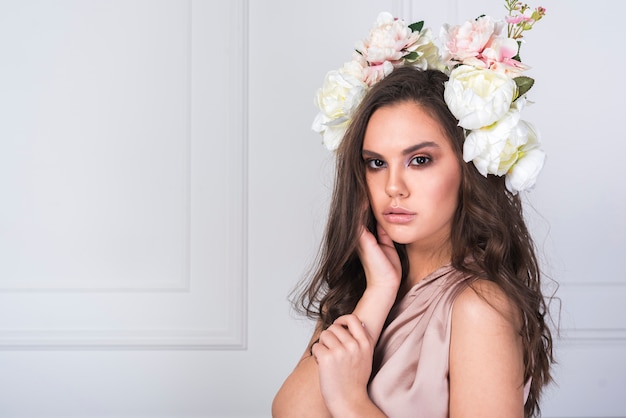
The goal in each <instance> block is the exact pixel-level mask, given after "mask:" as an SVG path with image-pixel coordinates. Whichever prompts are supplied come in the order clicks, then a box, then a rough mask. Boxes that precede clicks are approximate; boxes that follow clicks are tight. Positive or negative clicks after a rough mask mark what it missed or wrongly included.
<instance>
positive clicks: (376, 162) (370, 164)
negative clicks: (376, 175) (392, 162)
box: [367, 158, 385, 168]
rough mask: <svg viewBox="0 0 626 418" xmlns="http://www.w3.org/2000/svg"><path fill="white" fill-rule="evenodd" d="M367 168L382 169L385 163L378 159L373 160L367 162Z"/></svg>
mask: <svg viewBox="0 0 626 418" xmlns="http://www.w3.org/2000/svg"><path fill="white" fill-rule="evenodd" d="M367 166H368V167H369V168H382V167H384V166H385V162H384V161H383V160H379V159H376V158H375V159H373V160H369V161H368V162H367Z"/></svg>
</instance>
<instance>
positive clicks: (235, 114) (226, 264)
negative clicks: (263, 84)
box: [0, 0, 249, 350]
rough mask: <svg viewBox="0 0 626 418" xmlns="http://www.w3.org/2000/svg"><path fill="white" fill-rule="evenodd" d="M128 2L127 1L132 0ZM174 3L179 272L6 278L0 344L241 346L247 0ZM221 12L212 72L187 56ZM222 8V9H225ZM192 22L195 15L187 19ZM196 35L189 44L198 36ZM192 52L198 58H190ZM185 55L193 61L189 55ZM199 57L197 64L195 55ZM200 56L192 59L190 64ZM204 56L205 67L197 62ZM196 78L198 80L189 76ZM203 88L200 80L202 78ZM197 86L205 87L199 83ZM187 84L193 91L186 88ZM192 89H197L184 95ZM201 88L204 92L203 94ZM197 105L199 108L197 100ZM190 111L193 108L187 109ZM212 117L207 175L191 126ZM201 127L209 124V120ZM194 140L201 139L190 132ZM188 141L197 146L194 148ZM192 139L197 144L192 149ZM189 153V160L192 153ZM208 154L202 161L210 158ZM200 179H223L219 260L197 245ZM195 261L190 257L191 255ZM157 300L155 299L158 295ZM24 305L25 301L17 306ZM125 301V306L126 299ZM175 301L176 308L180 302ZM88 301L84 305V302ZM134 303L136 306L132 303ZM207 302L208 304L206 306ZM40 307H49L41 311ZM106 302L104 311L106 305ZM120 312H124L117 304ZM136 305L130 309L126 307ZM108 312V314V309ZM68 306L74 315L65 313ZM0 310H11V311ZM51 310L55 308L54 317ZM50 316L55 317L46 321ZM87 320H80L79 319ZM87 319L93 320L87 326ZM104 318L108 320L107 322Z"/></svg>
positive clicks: (203, 234)
mask: <svg viewBox="0 0 626 418" xmlns="http://www.w3.org/2000/svg"><path fill="white" fill-rule="evenodd" d="M131 5H132V4H131ZM181 7H188V18H189V21H188V23H189V33H188V36H189V51H188V52H189V54H188V57H187V58H188V60H189V63H190V65H189V68H190V73H189V83H188V86H187V87H188V91H189V109H188V111H189V119H188V125H189V127H188V130H187V132H186V139H185V141H186V142H185V144H184V147H185V148H186V157H185V158H186V162H185V163H186V167H187V169H188V170H187V173H186V174H185V176H186V177H185V184H184V185H183V186H182V187H183V189H184V196H185V197H184V198H185V200H186V202H185V203H184V204H185V207H186V216H187V218H186V219H184V220H183V223H184V225H185V228H186V231H185V242H184V243H183V244H182V245H184V246H185V248H184V251H183V252H182V254H183V255H182V257H183V259H184V262H183V266H181V269H180V270H181V275H180V276H179V277H174V278H173V279H172V280H171V281H159V280H150V279H149V278H147V279H145V280H144V279H139V278H138V279H137V280H135V281H132V282H124V281H121V280H115V279H112V280H111V281H108V280H107V281H106V282H105V283H96V282H91V283H90V282H87V284H85V283H77V282H71V281H65V282H63V281H61V282H58V283H52V284H51V283H45V282H44V281H41V282H39V283H38V282H36V281H33V282H31V283H26V284H25V283H18V282H8V283H7V282H5V283H3V284H1V285H0V298H2V300H3V301H7V302H9V303H3V304H2V305H3V306H2V308H0V313H2V315H3V316H4V317H5V318H6V320H5V321H4V322H0V350H2V349H5V350H7V349H8V350H14V349H15V350H29V349H32V350H37V349H183V350H193V349H209V350H212V349H215V350H237V349H245V348H246V346H247V292H248V284H247V262H248V260H247V256H248V255H247V246H248V243H247V228H248V227H247V205H248V200H247V196H248V172H247V165H248V163H247V162H248V145H247V136H248V132H247V125H248V111H247V109H248V85H247V77H248V74H247V71H248V70H247V69H248V11H249V9H248V7H249V6H248V0H232V1H229V2H219V3H217V2H216V3H215V4H213V3H212V2H203V1H200V0H189V1H188V2H186V3H185V4H184V5H183V6H181ZM212 7H213V8H216V7H221V9H220V10H219V12H223V13H221V14H222V15H223V18H221V20H223V21H225V22H226V23H225V24H224V26H223V27H225V28H227V32H228V33H224V34H223V36H224V39H227V40H228V42H229V44H228V46H227V47H228V51H229V52H228V53H229V54H232V55H231V56H229V57H228V59H221V60H220V65H222V66H223V67H224V69H222V71H223V73H220V74H218V75H216V74H211V73H210V72H207V71H206V67H207V66H208V60H207V59H206V57H205V58H204V59H200V58H199V57H197V56H192V55H193V51H194V50H195V51H198V50H199V49H198V48H201V49H200V51H201V53H203V54H204V53H206V54H210V53H212V52H211V51H209V49H210V48H208V47H209V46H211V45H209V44H210V39H195V38H194V36H204V37H205V38H208V37H207V36H206V35H207V32H206V31H207V30H208V29H207V28H206V27H207V26H210V25H207V24H204V22H212V20H211V19H213V18H214V16H215V10H212V9H211V8H212ZM225 15H227V16H225ZM194 22H195V23H196V24H194ZM199 42H200V43H202V42H203V44H202V45H200V46H199V45H198V43H199ZM198 62H200V64H198ZM192 63H194V64H193V65H192ZM203 63H206V64H203ZM194 65H196V66H197V65H200V67H199V68H195V67H193V66H194ZM202 65H205V67H202ZM220 78H221V79H222V80H220V81H219V82H220V83H225V84H227V87H226V88H227V91H228V97H225V98H223V100H221V102H220V106H223V107H226V108H227V112H228V117H226V118H223V117H220V116H219V114H218V116H215V115H213V114H212V113H207V112H210V110H207V109H210V107H211V103H207V100H209V99H210V97H209V96H211V95H210V94H208V95H207V94H206V86H210V85H211V83H215V82H216V81H215V80H216V79H220ZM196 82H198V83H199V84H200V86H198V85H197V84H196ZM203 87H204V88H205V90H202V88H203ZM198 91H204V93H198ZM192 92H193V93H192ZM192 94H196V95H198V94H204V96H203V97H201V98H198V97H196V99H192V97H191V95H192ZM207 97H208V98H207ZM198 107H200V108H201V109H199V108H198ZM194 115H195V117H194ZM211 116H213V117H219V118H220V119H219V120H214V121H213V123H215V124H221V125H224V126H225V128H224V129H225V130H226V131H227V132H228V137H227V138H226V140H224V138H223V137H222V138H220V140H221V144H223V146H224V147H226V148H225V150H224V151H223V152H220V155H219V156H220V158H228V163H227V164H226V165H227V166H228V167H229V171H228V172H227V173H225V176H224V178H219V179H217V178H215V179H206V178H205V177H204V176H202V174H203V173H204V172H203V171H198V168H197V167H198V160H197V159H198V158H199V157H198V152H203V151H206V149H205V148H202V147H206V142H207V141H208V140H209V138H208V137H207V136H206V132H207V129H205V128H203V129H205V130H204V131H202V132H200V133H199V131H198V125H201V124H202V123H205V124H206V123H207V122H206V121H205V119H207V118H210V117H211ZM209 132H210V130H209ZM199 141H200V142H199ZM194 147H195V148H196V149H194ZM198 148H201V149H200V151H198ZM203 155H204V154H203ZM194 158H195V160H194ZM206 163H207V164H210V163H211V160H210V159H209V160H208V161H206ZM198 179H201V180H202V181H210V180H212V181H215V182H220V183H225V182H226V183H227V187H228V190H229V193H228V195H227V197H226V198H225V199H223V201H222V202H221V203H220V204H221V205H222V206H225V207H226V209H225V213H227V214H228V216H227V217H224V216H222V218H223V223H224V225H225V228H228V231H229V232H228V234H226V235H227V236H226V237H223V242H224V244H225V245H226V248H225V249H221V250H223V251H221V252H220V253H219V254H222V253H223V254H224V255H223V256H220V255H219V254H218V255H215V256H214V257H221V258H219V262H220V263H221V265H219V266H207V265H205V264H206V262H204V261H202V259H203V258H204V257H206V249H205V248H204V247H202V248H198V243H200V244H202V243H206V242H208V241H210V240H212V239H213V237H211V236H209V235H210V234H211V230H210V224H209V223H207V221H206V219H203V218H206V216H208V215H207V213H206V211H205V210H204V207H206V206H209V207H210V204H211V202H210V201H208V203H207V202H203V203H202V204H203V205H205V206H200V209H198V208H197V207H196V206H193V207H192V201H194V200H195V201H196V202H195V203H193V204H194V205H197V201H198V200H203V199H204V201H207V198H206V197H201V198H197V197H196V195H195V194H197V193H199V192H198V190H200V191H201V192H203V193H205V194H208V193H209V192H208V191H207V190H210V189H211V185H210V184H200V187H199V185H198V181H199V180H198ZM202 262H204V263H205V264H204V265H201V266H200V267H198V265H199V264H198V263H202ZM215 301H217V302H220V306H221V308H220V309H217V308H215V309H213V307H212V306H211V305H213V304H214V302H215ZM162 302H164V303H162ZM121 304H126V305H124V306H126V309H127V312H130V313H131V314H132V315H134V316H131V317H130V318H128V321H126V320H125V319H124V315H123V314H121V313H119V312H118V311H117V309H118V308H119V306H120V305H121ZM26 305H28V306H26ZM129 307H130V308H129ZM56 308H62V309H66V310H67V314H66V317H67V318H68V321H67V323H65V322H59V321H58V320H52V319H49V318H46V312H53V311H54V310H55V309H56ZM179 308H181V309H179ZM90 309H92V310H90ZM133 309H135V310H133ZM212 309H213V310H212ZM47 310H48V311H47ZM107 310H110V312H107ZM74 311H75V314H76V315H78V316H81V315H83V316H89V315H93V316H94V317H95V320H93V321H91V322H84V324H86V326H85V325H83V326H81V325H77V324H80V322H79V321H77V320H76V321H75V320H74V319H75V318H72V315H73V314H74ZM125 313H126V312H124V314H125ZM135 313H136V315H135ZM107 315H111V320H110V321H108V322H107V320H108V316H107ZM74 316H75V315H74ZM8 318H14V319H19V320H14V321H11V320H9V319H8ZM55 318H56V317H55ZM55 321H56V322H55ZM85 321H87V320H85ZM92 325H93V326H92ZM111 325H113V326H111Z"/></svg>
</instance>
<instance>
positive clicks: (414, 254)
mask: <svg viewBox="0 0 626 418" xmlns="http://www.w3.org/2000/svg"><path fill="white" fill-rule="evenodd" d="M406 252H407V257H408V260H409V274H408V277H407V285H409V287H413V286H415V285H416V284H417V283H419V282H420V281H422V279H424V278H425V277H426V276H428V275H429V274H431V273H432V272H433V271H435V270H437V269H438V268H439V267H441V266H445V265H446V264H449V263H450V260H451V259H452V249H451V246H450V243H449V242H446V243H444V244H443V245H440V246H436V247H431V248H428V249H423V248H417V247H416V246H414V245H410V244H409V245H407V246H406Z"/></svg>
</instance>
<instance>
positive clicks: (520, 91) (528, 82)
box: [513, 75, 535, 97]
mask: <svg viewBox="0 0 626 418" xmlns="http://www.w3.org/2000/svg"><path fill="white" fill-rule="evenodd" d="M513 81H515V84H517V97H520V96H523V95H525V94H526V93H528V90H530V89H531V87H532V86H533V84H535V80H533V79H532V78H530V77H526V76H523V75H522V76H519V77H515V78H514V79H513Z"/></svg>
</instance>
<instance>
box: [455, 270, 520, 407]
mask: <svg viewBox="0 0 626 418" xmlns="http://www.w3.org/2000/svg"><path fill="white" fill-rule="evenodd" d="M451 326H452V329H451V336H450V417H451V418H463V417H485V418H489V417H494V418H495V417H520V418H522V417H523V416H524V354H523V348H522V340H521V336H520V331H519V330H520V315H519V312H518V310H517V309H516V307H515V305H513V303H512V302H511V301H510V299H509V298H508V297H507V296H506V295H505V294H504V292H503V291H502V290H501V289H500V287H499V286H498V285H496V284H495V283H493V282H489V281H487V280H479V281H477V282H475V283H474V284H473V285H472V287H469V288H467V289H466V290H464V291H463V292H462V293H461V294H460V295H459V296H458V298H457V299H456V301H455V302H454V307H453V309H452V325H451Z"/></svg>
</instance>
